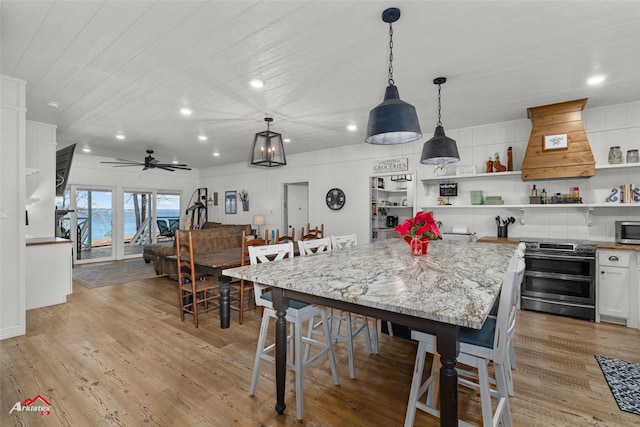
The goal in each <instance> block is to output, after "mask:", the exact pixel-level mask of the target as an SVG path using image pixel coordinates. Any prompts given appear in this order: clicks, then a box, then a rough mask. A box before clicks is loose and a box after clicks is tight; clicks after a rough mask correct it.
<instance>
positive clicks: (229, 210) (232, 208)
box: [224, 191, 238, 214]
mask: <svg viewBox="0 0 640 427" xmlns="http://www.w3.org/2000/svg"><path fill="white" fill-rule="evenodd" d="M236 203H237V194H236V192H235V191H225V192H224V213H226V214H235V213H238V208H237V205H236Z"/></svg>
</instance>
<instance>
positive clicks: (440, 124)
mask: <svg viewBox="0 0 640 427" xmlns="http://www.w3.org/2000/svg"><path fill="white" fill-rule="evenodd" d="M441 87H442V85H438V123H437V126H442V122H441V121H440V110H441V107H440V106H441V104H440V88H441Z"/></svg>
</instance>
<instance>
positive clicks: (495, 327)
mask: <svg viewBox="0 0 640 427" xmlns="http://www.w3.org/2000/svg"><path fill="white" fill-rule="evenodd" d="M524 268H525V264H524V260H523V259H522V258H519V257H518V256H514V257H512V258H511V260H510V262H509V267H508V269H507V272H506V274H505V278H504V281H503V284H502V290H501V292H500V305H499V309H498V316H497V318H495V319H493V318H490V317H489V318H487V320H486V321H485V323H484V325H483V327H482V329H480V330H477V329H469V328H460V354H459V356H458V364H462V365H467V366H471V367H473V368H476V369H477V373H475V372H469V371H465V370H463V369H461V368H457V370H458V383H459V384H460V385H463V386H465V387H470V388H474V389H478V390H479V391H480V403H481V407H482V425H483V426H496V425H498V423H500V422H502V425H503V426H510V425H511V413H510V409H509V392H508V388H507V383H508V379H507V377H508V376H511V369H509V368H508V367H506V366H505V363H508V352H509V351H508V348H507V347H508V340H507V335H508V334H507V330H508V327H509V325H510V323H511V319H513V318H514V317H515V311H516V301H515V295H516V294H517V292H516V288H517V287H518V286H519V283H521V282H522V279H521V277H522V276H524ZM411 338H412V339H414V340H416V341H418V350H417V352H416V362H415V366H414V369H413V380H412V382H411V391H410V393H409V404H408V406H407V414H406V417H405V422H404V425H405V427H411V426H413V421H414V418H415V412H416V409H420V410H422V411H425V412H427V413H429V414H431V415H434V416H437V417H439V416H440V411H439V410H438V409H436V402H437V401H438V388H437V387H436V386H435V383H436V379H437V378H438V375H439V373H440V357H439V355H438V354H437V345H436V338H435V336H434V335H431V334H427V333H424V332H418V331H412V332H411ZM427 353H430V354H432V355H433V361H432V363H431V374H430V376H429V377H428V378H427V380H426V381H424V382H423V381H422V374H423V371H424V365H425V360H426V355H427ZM490 362H493V364H494V366H495V369H494V371H495V378H490V377H489V370H488V365H489V363H490ZM491 380H493V381H491ZM492 382H493V384H495V386H496V388H495V389H491V387H490V385H491V383H492ZM425 392H426V400H425V401H424V402H422V401H421V400H420V399H421V397H422V396H423V395H424V394H425ZM492 397H495V398H496V399H497V400H498V403H497V405H495V408H496V409H495V411H494V410H493V409H492V403H491V398H492ZM460 425H468V424H466V423H464V422H461V423H460Z"/></svg>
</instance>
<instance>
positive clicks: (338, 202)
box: [327, 188, 346, 211]
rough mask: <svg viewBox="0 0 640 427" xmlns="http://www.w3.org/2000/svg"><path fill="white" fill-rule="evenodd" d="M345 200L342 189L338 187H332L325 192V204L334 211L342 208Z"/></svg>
mask: <svg viewBox="0 0 640 427" xmlns="http://www.w3.org/2000/svg"><path fill="white" fill-rule="evenodd" d="M345 200H346V197H345V195H344V191H342V190H341V189H339V188H332V189H331V190H329V192H328V193H327V206H328V207H329V209H332V210H334V211H337V210H339V209H342V207H343V206H344V202H345Z"/></svg>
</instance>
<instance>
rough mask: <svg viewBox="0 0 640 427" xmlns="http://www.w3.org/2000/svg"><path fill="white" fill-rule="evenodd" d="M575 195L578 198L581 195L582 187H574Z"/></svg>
mask: <svg viewBox="0 0 640 427" xmlns="http://www.w3.org/2000/svg"><path fill="white" fill-rule="evenodd" d="M573 197H575V198H576V199H577V198H579V197H580V187H573Z"/></svg>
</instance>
